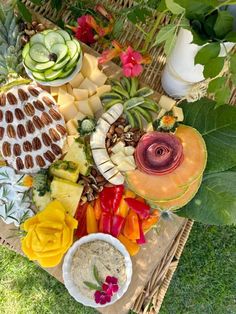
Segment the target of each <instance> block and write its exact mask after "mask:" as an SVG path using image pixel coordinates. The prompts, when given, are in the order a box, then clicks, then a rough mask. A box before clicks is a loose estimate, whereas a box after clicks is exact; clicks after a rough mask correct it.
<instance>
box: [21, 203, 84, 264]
mask: <svg viewBox="0 0 236 314" xmlns="http://www.w3.org/2000/svg"><path fill="white" fill-rule="evenodd" d="M77 225H78V222H77V221H76V220H75V219H74V218H73V217H72V216H71V215H69V214H68V213H67V212H66V209H65V208H64V207H63V206H62V204H61V203H60V202H59V201H56V200H55V201H52V202H51V203H49V204H48V205H47V206H46V207H45V209H44V210H42V211H41V212H39V213H38V214H36V215H35V216H34V217H31V218H29V219H27V220H26V221H25V222H24V223H23V224H22V225H21V229H22V230H24V231H26V232H27V234H26V236H25V237H24V238H23V239H22V240H21V245H22V251H23V252H24V253H25V255H26V256H27V257H28V258H29V259H30V260H37V261H38V262H39V264H40V265H41V266H43V267H54V266H56V265H58V264H59V263H60V262H61V260H62V258H63V255H64V254H65V253H66V251H67V250H68V249H69V247H70V246H71V245H72V242H73V233H74V229H76V228H77Z"/></svg>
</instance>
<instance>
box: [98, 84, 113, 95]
mask: <svg viewBox="0 0 236 314" xmlns="http://www.w3.org/2000/svg"><path fill="white" fill-rule="evenodd" d="M110 91H111V85H102V86H99V87H97V94H96V95H97V96H99V97H100V96H101V95H102V94H104V93H108V92H110Z"/></svg>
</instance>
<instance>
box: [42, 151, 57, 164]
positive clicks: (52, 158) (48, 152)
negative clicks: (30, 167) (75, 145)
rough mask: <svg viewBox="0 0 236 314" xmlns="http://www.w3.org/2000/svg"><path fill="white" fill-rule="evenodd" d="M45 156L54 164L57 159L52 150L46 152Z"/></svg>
mask: <svg viewBox="0 0 236 314" xmlns="http://www.w3.org/2000/svg"><path fill="white" fill-rule="evenodd" d="M43 156H44V158H45V159H46V160H48V161H49V162H53V161H54V160H55V159H56V157H55V155H54V154H53V153H52V152H51V151H50V150H48V151H46V153H44V154H43Z"/></svg>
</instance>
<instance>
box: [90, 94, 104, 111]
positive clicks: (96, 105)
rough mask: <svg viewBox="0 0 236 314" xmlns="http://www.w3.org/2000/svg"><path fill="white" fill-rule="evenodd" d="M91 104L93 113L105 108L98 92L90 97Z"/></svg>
mask: <svg viewBox="0 0 236 314" xmlns="http://www.w3.org/2000/svg"><path fill="white" fill-rule="evenodd" d="M89 105H90V107H91V109H92V111H93V113H96V112H97V111H99V110H101V109H102V108H103V107H102V103H101V99H100V98H99V97H98V96H97V95H96V94H95V95H93V96H92V97H90V98H89Z"/></svg>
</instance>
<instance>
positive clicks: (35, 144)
mask: <svg viewBox="0 0 236 314" xmlns="http://www.w3.org/2000/svg"><path fill="white" fill-rule="evenodd" d="M32 147H33V150H39V149H40V148H41V147H42V143H41V141H40V139H39V138H38V137H35V138H34V139H33V141H32Z"/></svg>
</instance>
